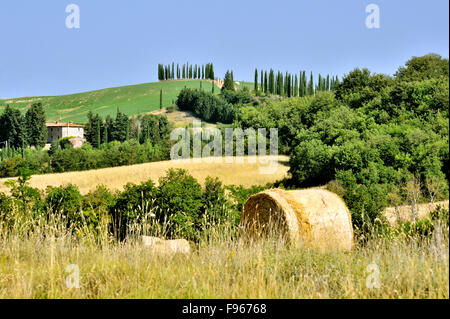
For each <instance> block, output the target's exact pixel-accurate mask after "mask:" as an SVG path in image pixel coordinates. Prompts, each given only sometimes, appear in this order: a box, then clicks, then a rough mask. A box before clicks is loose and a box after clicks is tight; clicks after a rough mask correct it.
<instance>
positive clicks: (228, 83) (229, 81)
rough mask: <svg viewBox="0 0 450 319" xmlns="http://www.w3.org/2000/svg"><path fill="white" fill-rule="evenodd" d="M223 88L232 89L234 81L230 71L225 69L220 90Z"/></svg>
mask: <svg viewBox="0 0 450 319" xmlns="http://www.w3.org/2000/svg"><path fill="white" fill-rule="evenodd" d="M224 90H230V91H234V81H233V76H232V73H231V72H230V71H227V72H226V73H225V77H224V79H223V86H222V91H224Z"/></svg>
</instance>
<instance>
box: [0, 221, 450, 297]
mask: <svg viewBox="0 0 450 319" xmlns="http://www.w3.org/2000/svg"><path fill="white" fill-rule="evenodd" d="M56 228H59V226H56ZM448 249H449V246H448V228H446V229H442V230H440V231H438V232H436V233H435V235H433V237H432V238H429V239H419V238H414V237H402V238H396V239H393V240H386V239H383V238H373V239H370V240H369V241H368V243H367V245H365V246H360V245H358V246H357V247H355V249H354V250H353V251H352V252H342V251H341V252H338V251H334V252H327V253H324V252H319V251H316V250H311V249H306V248H301V247H299V248H296V249H287V248H286V247H284V246H282V245H279V244H278V243H277V242H270V241H266V242H263V243H260V244H253V245H248V244H243V243H241V242H238V241H233V240H231V239H229V238H228V239H227V233H226V231H224V232H222V233H219V234H218V236H217V238H216V239H214V240H209V241H201V242H200V243H199V245H198V246H197V245H196V246H194V251H193V254H192V255H191V256H189V257H184V256H174V257H159V256H156V255H154V254H152V253H151V251H150V250H149V249H146V248H145V247H143V245H142V243H141V241H140V240H139V238H135V239H130V240H129V241H127V242H125V243H117V242H114V241H103V242H102V243H101V244H95V243H93V242H91V241H89V240H88V239H86V238H85V239H84V240H81V241H80V240H77V239H74V238H72V236H71V235H70V234H69V233H67V232H65V231H64V230H58V229H54V227H53V226H52V225H45V226H44V225H42V226H40V227H39V228H36V229H35V230H34V231H33V232H31V233H29V234H28V235H27V236H19V234H15V233H14V232H13V233H11V234H9V235H8V234H6V233H5V232H4V231H2V229H1V224H0V298H51V299H54V298H108V299H109V298H113V299H114V298H119V299H121V298H187V299H193V298H221V299H222V298H227V299H228V298H392V299H404V298H443V299H447V298H448V297H449V250H448ZM69 265H76V267H77V268H78V270H79V273H78V274H79V288H70V286H69V287H68V286H67V280H68V279H70V278H74V275H75V271H76V270H75V268H73V266H72V268H67V267H68V266H69ZM69 283H72V284H73V281H69Z"/></svg>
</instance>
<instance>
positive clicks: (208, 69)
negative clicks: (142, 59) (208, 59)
mask: <svg viewBox="0 0 450 319" xmlns="http://www.w3.org/2000/svg"><path fill="white" fill-rule="evenodd" d="M175 79H177V80H184V79H199V80H200V79H201V80H214V65H213V64H212V63H207V64H203V65H197V64H195V65H192V64H191V65H190V64H189V62H188V63H185V64H183V66H180V65H179V64H178V63H177V65H176V68H175V62H172V64H168V65H163V64H158V80H159V81H166V80H175Z"/></svg>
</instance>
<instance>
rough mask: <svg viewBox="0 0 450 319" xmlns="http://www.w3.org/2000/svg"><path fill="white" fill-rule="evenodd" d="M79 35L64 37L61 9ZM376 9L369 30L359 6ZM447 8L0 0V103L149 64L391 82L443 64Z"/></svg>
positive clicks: (261, 1)
mask: <svg viewBox="0 0 450 319" xmlns="http://www.w3.org/2000/svg"><path fill="white" fill-rule="evenodd" d="M71 3H74V4H77V5H78V6H79V8H80V29H68V28H66V24H65V21H66V17H67V16H68V14H67V13H66V12H65V9H66V6H67V5H69V4H71ZM370 3H374V4H377V5H378V6H379V8H380V28H379V29H368V28H367V27H366V24H365V20H366V16H367V15H368V14H367V13H366V12H365V9H366V6H367V5H368V4H370ZM448 10H449V3H448V1H447V0H429V1H423V0H395V1H394V0H370V1H366V0H340V1H336V0H314V1H313V0H310V1H303V0H277V1H273V0H270V1H266V0H257V1H255V0H239V1H236V0H227V1H216V0H208V1H203V0H200V1H199V0H192V1H187V0H164V1H154V0H151V1H149V0H128V1H111V0H68V1H65V0H1V2H0V13H1V18H0V97H3V98H7V97H21V96H35V95H59V94H68V93H75V92H83V91H88V90H94V89H101V88H107V87H114V86H121V85H128V84H137V83H145V82H153V81H156V80H157V64H158V63H170V62H172V61H175V62H180V63H184V62H186V61H189V62H190V63H192V64H195V63H198V64H202V63H207V62H213V63H214V65H215V69H216V75H218V76H220V77H223V74H224V73H225V71H226V70H227V69H232V70H234V75H235V79H236V80H248V81H253V74H254V69H255V67H257V68H265V69H268V68H271V67H272V68H274V69H276V70H282V71H290V72H297V71H299V70H307V72H309V71H313V72H314V74H315V75H317V74H318V73H322V74H326V73H330V74H337V75H339V76H342V75H344V74H345V73H348V72H349V71H350V70H352V69H353V68H355V67H367V68H369V69H370V70H371V71H373V72H376V73H387V74H393V73H394V72H395V71H396V70H397V68H398V67H399V66H400V65H402V64H404V63H405V62H406V61H407V60H408V59H409V58H410V57H411V56H419V55H424V54H426V53H429V52H435V53H438V54H440V55H442V56H444V57H448V55H449V53H448V52H449V15H448Z"/></svg>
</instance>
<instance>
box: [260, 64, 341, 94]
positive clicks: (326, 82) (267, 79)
mask: <svg viewBox="0 0 450 319" xmlns="http://www.w3.org/2000/svg"><path fill="white" fill-rule="evenodd" d="M259 79H260V81H259V82H258V80H259ZM338 84H339V78H338V77H337V76H330V75H329V74H327V76H326V77H324V76H322V75H321V74H319V78H318V81H317V83H315V82H314V77H313V73H312V72H311V74H310V76H309V80H308V78H307V76H306V71H301V72H300V74H295V75H294V74H291V73H288V72H286V73H285V74H283V73H282V72H281V71H278V72H277V73H276V74H275V72H274V70H273V69H270V70H269V71H267V70H265V71H264V70H261V71H260V72H259V73H258V69H255V79H254V90H255V92H263V93H266V94H272V95H281V96H287V97H296V96H308V95H314V94H315V92H316V91H334V90H335V88H336V86H337V85H338Z"/></svg>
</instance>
